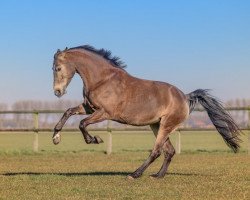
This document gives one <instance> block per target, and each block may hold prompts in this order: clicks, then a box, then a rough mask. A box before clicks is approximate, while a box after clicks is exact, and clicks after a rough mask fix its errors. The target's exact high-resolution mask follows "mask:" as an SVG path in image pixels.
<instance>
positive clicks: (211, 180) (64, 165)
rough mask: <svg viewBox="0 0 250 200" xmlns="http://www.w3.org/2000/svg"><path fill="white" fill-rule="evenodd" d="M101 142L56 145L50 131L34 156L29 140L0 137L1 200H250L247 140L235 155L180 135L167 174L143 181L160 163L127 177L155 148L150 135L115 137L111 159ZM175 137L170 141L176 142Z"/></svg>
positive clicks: (76, 136) (71, 138)
mask: <svg viewBox="0 0 250 200" xmlns="http://www.w3.org/2000/svg"><path fill="white" fill-rule="evenodd" d="M91 134H92V135H97V134H98V135H100V137H102V138H103V139H104V142H105V143H104V144H99V145H87V144H85V142H84V140H83V138H82V136H81V134H80V133H62V142H61V143H60V144H59V145H57V146H55V145H53V143H52V141H51V133H40V134H39V152H37V153H34V152H33V151H32V144H33V138H34V134H32V133H1V134H0V161H1V163H0V200H2V199H11V200H12V199H25V200H26V199H32V200H33V199H46V200H47V199H81V200H82V199H118V200H119V199H153V200H154V199H171V200H174V199H209V200H212V199H250V194H249V191H250V168H249V166H250V156H249V155H248V154H247V148H248V135H249V132H245V135H243V136H242V140H243V142H242V144H241V146H242V148H241V151H240V153H238V154H234V153H232V152H231V151H230V150H229V148H228V147H227V146H226V144H225V143H224V141H223V140H222V138H221V137H220V135H219V134H218V133H216V132H189V133H187V132H185V133H182V135H181V143H182V152H183V153H182V154H180V155H176V156H175V157H174V159H173V161H172V163H171V165H170V169H169V174H168V175H167V176H166V177H165V178H164V179H160V180H155V179H151V178H149V175H150V174H152V173H155V172H157V171H158V170H159V168H160V166H161V164H162V157H160V158H159V159H158V160H157V161H156V162H154V163H153V164H152V165H151V166H150V168H149V169H148V170H146V172H145V173H144V175H143V176H142V177H141V178H140V179H138V180H134V181H131V180H128V179H126V176H127V175H128V174H129V173H131V172H133V171H134V170H135V169H136V168H137V167H139V166H140V165H141V164H142V162H143V161H144V160H145V159H146V158H147V156H148V155H149V151H150V149H151V148H152V146H153V144H154V140H155V138H154V136H153V134H152V133H151V132H150V131H148V132H113V133H112V136H113V153H112V154H111V155H110V156H108V155H106V154H104V152H105V151H106V143H107V141H106V140H107V133H106V132H91ZM176 138H177V134H175V133H174V134H172V135H171V141H172V143H173V144H174V145H175V144H176Z"/></svg>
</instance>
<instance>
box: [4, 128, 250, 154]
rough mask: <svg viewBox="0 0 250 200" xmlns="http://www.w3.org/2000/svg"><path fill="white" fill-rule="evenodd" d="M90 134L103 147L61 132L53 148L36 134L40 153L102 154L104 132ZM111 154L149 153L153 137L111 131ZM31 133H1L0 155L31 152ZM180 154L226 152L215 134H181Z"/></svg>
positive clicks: (46, 136)
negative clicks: (58, 140)
mask: <svg viewBox="0 0 250 200" xmlns="http://www.w3.org/2000/svg"><path fill="white" fill-rule="evenodd" d="M91 134H92V135H99V136H100V137H101V138H102V139H103V140H104V143H103V144H99V145H87V144H86V143H85V142H84V140H83V137H82V135H81V134H80V133H62V141H61V143H60V144H59V145H56V146H55V145H53V143H52V140H51V137H52V133H39V151H40V152H69V151H70V152H81V151H97V152H105V151H106V145H107V132H91ZM248 135H249V132H245V134H244V135H242V137H241V138H242V140H243V142H242V143H241V147H242V148H241V152H246V151H247V148H248ZM112 138H113V142H112V144H113V152H126V151H150V149H152V147H153V144H154V141H155V138H154V135H153V134H152V132H150V131H146V132H128V131H127V132H112ZM176 138H177V134H176V133H173V134H172V135H171V141H172V143H173V145H174V146H176ZM33 139H34V134H33V133H1V134H0V153H2V154H3V153H7V154H9V153H21V154H22V153H26V154H28V153H32V145H33ZM181 144H182V152H184V153H198V152H225V151H230V149H229V148H228V147H227V145H226V144H225V143H224V141H223V139H222V138H221V136H220V135H219V134H218V133H217V132H183V133H182V134H181Z"/></svg>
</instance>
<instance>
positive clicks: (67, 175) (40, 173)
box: [0, 172, 201, 177]
mask: <svg viewBox="0 0 250 200" xmlns="http://www.w3.org/2000/svg"><path fill="white" fill-rule="evenodd" d="M129 174H131V172H56V173H53V172H6V173H1V174H0V175H1V176H20V175H28V176H42V175H53V176H54V175H56V176H66V177H74V176H128V175H129ZM166 176H201V174H194V173H174V172H172V173H168V174H166Z"/></svg>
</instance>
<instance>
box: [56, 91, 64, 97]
mask: <svg viewBox="0 0 250 200" xmlns="http://www.w3.org/2000/svg"><path fill="white" fill-rule="evenodd" d="M54 94H55V95H56V96H57V97H61V96H62V92H61V91H60V90H55V92H54Z"/></svg>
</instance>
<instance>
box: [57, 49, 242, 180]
mask: <svg viewBox="0 0 250 200" xmlns="http://www.w3.org/2000/svg"><path fill="white" fill-rule="evenodd" d="M125 67H126V65H125V64H124V63H123V62H122V61H121V59H120V58H119V57H116V56H112V54H111V51H109V50H106V49H96V48H94V47H93V46H90V45H83V46H78V47H73V48H66V49H65V50H62V51H61V50H58V51H57V52H56V53H55V54H54V62H53V74H54V84H53V89H54V94H55V95H56V96H57V97H61V96H63V95H64V94H65V93H66V88H67V86H68V85H69V83H70V81H71V79H72V78H73V76H74V75H75V74H78V75H80V77H81V79H82V81H83V101H82V103H81V104H80V105H78V106H76V107H73V108H69V109H68V110H67V111H66V112H65V113H64V114H63V116H62V118H61V119H60V120H59V122H58V123H57V124H56V126H55V128H54V134H53V137H52V139H53V143H54V144H58V143H59V142H60V141H61V136H60V131H61V130H62V128H63V126H64V124H65V122H66V121H67V120H68V118H69V117H70V116H72V115H87V117H86V118H84V119H83V120H81V121H80V124H79V129H80V131H81V132H82V135H83V137H84V140H85V142H86V143H87V144H99V143H102V142H103V140H102V139H101V138H100V137H99V136H92V135H90V134H89V133H88V131H87V129H86V127H87V126H88V125H90V124H94V123H98V122H102V121H104V120H113V121H116V122H119V123H122V124H129V125H133V126H145V125H149V126H150V127H151V129H152V131H153V133H154V135H155V137H156V140H155V143H154V146H153V149H152V151H151V153H150V155H149V157H148V158H147V159H146V160H145V161H144V163H143V164H142V165H141V166H140V167H139V168H138V169H136V170H135V171H134V172H133V173H131V174H129V175H128V178H129V179H135V178H138V177H140V176H141V175H142V174H143V172H144V171H145V170H146V169H147V167H148V166H149V165H150V164H151V163H153V162H154V161H155V159H157V158H158V157H159V156H160V155H161V154H162V152H163V153H164V161H163V164H162V166H161V168H160V170H159V171H158V172H157V173H156V174H153V175H151V176H152V177H154V178H163V177H164V176H165V174H166V173H167V169H168V166H169V164H170V162H171V160H172V158H173V156H174V155H175V149H174V147H173V145H172V144H171V142H170V139H169V135H170V134H171V133H172V132H173V131H175V130H176V129H177V128H178V127H179V126H180V125H181V124H182V123H183V122H184V121H185V120H186V119H187V118H188V116H189V114H190V113H191V112H192V111H193V109H194V107H195V105H196V104H197V103H200V104H201V105H202V106H203V107H204V109H205V110H206V111H207V113H208V116H209V118H210V119H211V121H212V123H213V125H214V126H215V128H216V129H217V130H218V132H219V133H220V135H221V136H222V138H223V139H224V141H225V142H226V144H227V145H228V146H229V147H230V148H231V149H232V150H233V151H234V152H237V151H238V149H239V147H240V145H239V142H240V138H239V135H240V132H241V131H240V129H239V127H238V126H237V124H236V123H235V122H234V120H233V118H232V117H231V116H230V114H229V113H228V112H227V111H226V110H225V108H224V106H223V105H222V103H221V101H219V100H218V99H217V98H215V97H214V96H212V95H211V94H210V93H209V91H208V90H203V89H197V90H195V91H193V92H191V93H189V94H184V93H183V92H182V91H181V90H179V89H178V88H177V87H175V86H174V85H171V84H169V83H165V82H160V81H151V80H144V79H140V78H137V77H134V76H132V75H130V74H129V73H128V72H127V71H126V70H125Z"/></svg>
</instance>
